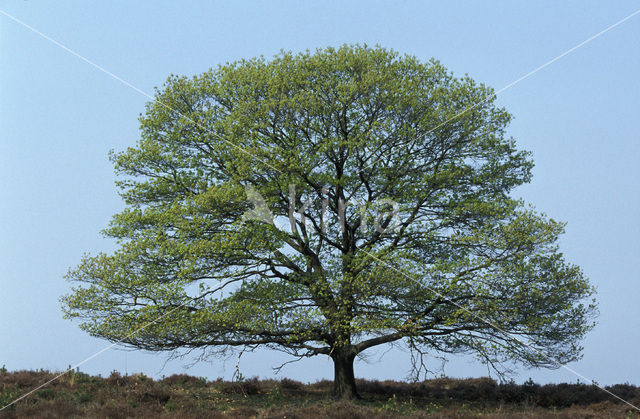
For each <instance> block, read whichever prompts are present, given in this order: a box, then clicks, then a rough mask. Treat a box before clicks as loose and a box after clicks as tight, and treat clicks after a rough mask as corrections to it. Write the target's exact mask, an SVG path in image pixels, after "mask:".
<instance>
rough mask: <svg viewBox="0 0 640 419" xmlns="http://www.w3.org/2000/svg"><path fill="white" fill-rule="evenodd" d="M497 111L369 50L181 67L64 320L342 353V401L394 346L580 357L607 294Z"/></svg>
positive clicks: (73, 275)
mask: <svg viewBox="0 0 640 419" xmlns="http://www.w3.org/2000/svg"><path fill="white" fill-rule="evenodd" d="M494 98H495V95H494V93H493V90H491V89H490V88H488V87H486V86H484V85H482V84H478V83H476V82H474V81H473V80H472V79H471V78H469V77H468V76H465V77H463V78H455V77H453V76H452V74H451V73H450V72H448V71H447V70H446V69H445V68H444V67H443V66H442V65H441V64H440V63H439V62H437V61H435V60H431V61H429V62H427V63H423V62H420V61H419V60H418V59H416V58H415V57H411V56H400V55H399V54H397V53H396V52H393V51H389V50H386V49H383V48H379V47H376V48H371V47H367V46H343V47H341V48H339V49H332V48H327V49H323V50H318V51H316V52H315V53H310V52H307V53H301V54H297V55H294V54H291V53H286V52H283V53H281V54H279V55H278V56H276V57H275V58H274V59H272V60H270V61H267V60H265V59H263V58H259V59H251V60H242V61H239V62H235V63H231V64H226V65H223V66H220V67H218V69H217V70H210V71H208V72H206V73H204V74H201V75H199V76H196V77H193V78H187V77H178V76H171V77H170V78H169V79H168V81H167V82H166V85H165V86H164V87H163V88H162V89H157V90H156V100H155V101H153V102H151V103H148V104H147V107H146V113H145V114H144V116H141V118H140V121H141V139H140V140H139V143H138V144H137V147H135V148H129V149H127V150H126V151H123V152H120V153H112V155H111V159H112V161H113V163H114V165H115V168H116V171H117V172H118V173H119V174H120V175H121V176H122V177H121V180H119V181H118V182H117V184H118V186H119V188H120V190H121V195H122V197H123V199H124V200H125V202H126V204H127V207H126V209H125V210H124V211H122V212H121V213H119V214H117V215H115V216H114V217H113V219H112V221H111V223H110V225H109V227H108V228H107V229H105V230H104V233H105V234H106V236H108V237H111V238H115V239H116V240H117V243H118V248H117V250H116V251H115V252H113V253H112V254H98V255H96V256H85V257H84V258H83V259H82V261H81V263H80V264H79V265H78V266H77V267H76V268H74V269H72V270H70V272H69V274H68V278H69V279H71V280H72V281H75V282H77V283H79V284H80V286H77V287H74V288H73V291H72V292H71V293H70V294H69V295H66V296H64V297H63V298H62V305H63V311H64V312H65V316H66V317H68V318H79V319H82V320H83V322H82V323H81V327H82V328H83V329H84V330H86V331H88V332H89V333H90V334H91V335H93V336H97V337H101V338H105V339H108V340H110V341H121V342H122V343H123V344H126V345H129V346H130V347H134V348H141V349H145V350H150V351H172V350H178V349H181V348H187V349H192V348H203V349H204V350H205V351H206V353H207V354H213V355H214V354H220V353H224V352H225V351H228V350H229V349H233V348H237V349H239V348H242V347H248V348H254V347H256V346H266V347H270V348H275V349H279V350H283V351H285V352H287V353H290V354H292V355H294V356H296V357H307V356H314V355H320V354H323V355H327V356H329V357H330V358H331V359H332V360H333V362H334V372H335V380H334V393H335V394H336V396H338V397H344V398H349V397H357V390H356V386H355V380H354V370H353V363H354V359H355V358H356V356H358V355H361V354H362V353H363V351H366V350H367V349H369V348H372V347H375V346H377V345H382V344H391V343H397V344H401V343H402V344H406V345H407V346H408V347H409V348H410V349H411V350H412V351H415V352H414V354H416V355H421V354H424V353H426V352H428V351H432V352H436V353H440V354H447V353H473V354H476V355H477V356H478V357H479V358H480V359H481V360H482V361H483V362H485V363H487V364H488V365H489V366H490V367H492V368H494V369H495V370H496V371H499V372H502V371H505V368H507V367H506V365H507V364H508V363H510V362H512V361H518V362H520V363H523V364H524V365H526V366H530V367H551V368H553V367H558V366H559V364H560V363H566V362H569V361H572V360H575V359H578V358H579V357H580V352H581V349H582V348H581V347H580V346H579V341H580V340H581V338H582V337H583V336H584V334H585V333H586V332H587V331H588V330H589V329H590V328H592V327H593V323H592V317H593V316H594V315H595V310H596V308H595V302H594V301H592V300H588V299H589V297H590V296H591V295H592V294H593V292H594V291H593V288H592V287H591V285H590V284H589V282H588V280H587V279H586V278H585V277H584V276H583V273H582V272H581V270H580V269H579V268H578V267H577V266H574V265H571V264H569V263H567V262H566V261H565V260H564V259H563V256H562V254H561V253H560V252H559V250H558V247H557V245H556V241H557V238H558V236H559V235H560V234H561V233H562V232H563V224H562V223H559V222H556V221H554V220H553V219H550V218H548V217H547V216H545V215H543V214H539V213H537V212H535V211H534V210H533V209H531V208H528V207H526V206H525V204H524V203H523V202H522V201H521V200H517V199H515V198H513V197H511V195H510V193H511V192H512V190H513V189H514V188H515V187H517V186H518V185H521V184H523V183H525V182H528V181H530V179H531V169H532V167H533V163H532V161H531V160H530V155H529V153H527V152H524V151H518V150H517V149H516V145H515V141H514V140H513V139H511V138H508V137H507V136H506V134H505V129H506V126H507V124H508V123H509V121H510V118H511V116H510V115H509V114H508V113H507V112H506V111H505V110H504V109H502V108H499V107H497V106H496V105H495V104H494ZM272 216H273V218H271V217H272ZM415 359H416V360H417V361H416V362H417V363H416V364H415V365H414V367H415V368H416V371H417V373H420V371H421V368H422V367H423V366H424V364H422V363H421V361H419V360H420V359H421V357H420V356H417V357H416V358H415Z"/></svg>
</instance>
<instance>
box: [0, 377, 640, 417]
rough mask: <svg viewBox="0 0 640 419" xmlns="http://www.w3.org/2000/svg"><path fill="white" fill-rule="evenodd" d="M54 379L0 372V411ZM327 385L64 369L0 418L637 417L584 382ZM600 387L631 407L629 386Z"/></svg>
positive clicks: (636, 400) (634, 399)
mask: <svg viewBox="0 0 640 419" xmlns="http://www.w3.org/2000/svg"><path fill="white" fill-rule="evenodd" d="M54 377H55V374H54V373H51V372H48V371H38V372H36V371H16V372H12V373H9V372H6V371H5V370H0V407H2V406H6V405H7V404H9V403H11V402H12V401H13V400H15V399H16V398H17V397H19V396H20V395H22V394H25V393H26V392H28V391H31V390H32V389H34V388H36V387H38V386H39V385H41V384H42V383H44V382H46V381H48V380H50V379H52V378H54ZM331 388H332V382H331V381H328V380H323V381H319V382H315V383H311V384H303V383H301V382H298V381H295V380H291V379H287V378H285V379H282V380H258V379H257V378H252V379H247V380H243V381H241V382H228V381H223V380H222V379H218V380H216V381H207V380H206V379H204V378H197V377H192V376H189V375H184V374H179V375H178V374H176V375H172V376H170V377H166V378H163V379H162V380H153V379H151V378H148V377H146V376H145V375H143V374H135V375H129V376H123V375H120V374H119V373H117V372H113V373H112V374H111V375H110V376H109V377H107V378H103V377H100V376H97V377H96V376H90V375H87V374H84V373H82V372H77V371H71V372H68V373H67V374H65V375H63V376H62V377H60V378H59V379H57V380H55V381H54V382H52V383H51V384H49V385H48V386H46V387H43V388H41V389H39V390H37V391H36V392H35V393H33V394H32V395H30V396H29V397H27V398H25V399H23V400H21V401H19V402H17V403H15V404H13V405H11V406H9V407H7V408H6V409H4V410H2V411H0V417H3V418H5V417H6V418H17V417H39V418H62V417H64V418H67V417H92V418H129V417H141V418H146V417H181V418H217V417H259V418H283V417H287V418H314V417H329V418H367V419H373V418H389V417H397V416H404V417H415V418H419V417H435V418H465V417H477V416H480V415H481V416H483V417H489V418H507V417H541V418H546V417H548V418H603V417H611V418H620V417H621V418H640V415H639V414H638V412H637V411H634V410H633V409H632V408H630V407H629V406H628V405H625V404H623V403H622V402H619V401H617V400H616V399H614V398H613V397H612V396H610V395H608V394H607V393H606V392H604V391H602V390H601V389H599V388H598V387H596V386H594V385H587V384H547V385H538V384H535V383H533V382H531V381H529V382H526V383H525V384H522V385H519V384H515V383H507V384H498V383H496V382H495V381H494V380H492V379H489V378H475V379H466V380H460V379H450V378H439V379H433V380H428V381H424V382H418V383H406V382H398V381H369V380H358V389H359V392H360V394H361V395H362V396H363V399H362V400H358V401H350V402H337V401H334V400H332V399H331V398H330V397H329V392H330V390H331ZM607 388H608V389H609V390H610V391H612V392H614V393H615V394H617V395H619V396H620V397H622V398H624V399H626V400H628V401H629V402H631V403H633V404H635V405H639V404H640V388H639V387H636V386H633V385H628V384H621V385H615V386H611V387H607Z"/></svg>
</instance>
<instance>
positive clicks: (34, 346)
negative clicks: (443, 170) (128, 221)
mask: <svg viewBox="0 0 640 419" xmlns="http://www.w3.org/2000/svg"><path fill="white" fill-rule="evenodd" d="M638 9H640V2H638V1H617V2H601V1H564V2H557V1H536V2H530V1H506V0H504V1H493V2H478V1H454V2H438V3H436V2H429V1H415V2H412V1H393V2H392V1H388V2H376V1H371V0H367V1H362V2H356V1H352V2H345V1H336V2H310V1H308V2H300V1H289V2H284V1H274V2H258V1H255V2H231V1H227V2H220V1H217V2H188V1H181V2H168V1H154V2H151V1H149V2H130V1H114V2H84V1H75V2H70V1H57V2H46V3H45V2H36V1H31V0H27V1H19V0H16V1H2V2H0V10H3V11H4V12H6V13H8V14H11V15H13V16H15V17H16V18H18V19H20V20H23V21H24V22H25V23H27V24H29V25H31V26H32V27H34V28H35V29H37V30H39V31H40V32H42V33H44V34H46V35H47V36H49V37H51V38H53V39H55V40H56V41H58V42H60V43H61V44H63V45H65V46H66V47H68V48H70V49H72V50H74V51H76V52H77V53H78V54H81V55H82V56H84V57H86V58H87V59H89V60H91V61H94V62H95V63H97V64H99V65H100V66H102V67H104V68H105V69H107V70H109V71H110V72H112V73H113V74H115V75H117V76H118V77H120V78H122V79H124V80H126V81H127V82H129V83H131V84H132V85H133V86H136V87H137V88H139V89H140V90H142V91H145V92H149V93H151V92H153V87H154V86H160V85H162V83H163V82H164V80H165V79H166V78H167V76H168V75H169V74H172V73H173V74H184V75H193V74H198V73H201V72H203V71H206V70H207V69H208V68H210V67H212V66H216V65H218V64H220V63H224V62H227V61H232V60H236V59H239V58H243V57H246V58H249V57H254V56H257V55H264V56H265V57H271V56H273V55H274V54H276V53H278V51H280V50H281V49H285V50H291V51H301V50H305V49H312V50H313V49H315V48H317V47H326V46H340V45H342V44H344V43H367V44H370V45H374V44H380V45H381V46H384V47H388V48H393V49H395V50H397V51H399V52H401V53H408V54H412V55H416V56H417V57H419V58H421V59H423V60H427V59H429V58H430V57H435V58H437V59H439V60H440V61H441V62H442V63H443V64H444V65H445V66H447V67H448V68H449V69H450V70H452V71H454V73H455V74H456V75H463V74H464V73H468V74H469V75H470V76H471V77H473V78H474V79H476V80H478V81H480V82H484V83H486V84H488V85H490V86H492V87H494V88H496V89H501V88H502V87H504V86H507V85H509V84H510V83H511V82H513V81H514V80H517V79H519V78H520V77H522V76H523V75H525V74H527V73H528V72H530V71H531V70H533V69H535V68H536V67H538V66H540V65H542V64H544V63H545V62H547V61H548V60H550V59H552V58H554V57H557V56H558V55H560V54H562V53H564V52H565V51H567V50H569V49H570V48H572V47H574V46H576V45H577V44H579V43H580V42H582V41H584V40H585V39H587V38H589V37H591V36H592V35H595V34H597V33H598V32H600V31H601V30H603V29H605V28H606V27H608V26H609V25H611V24H613V23H615V22H617V21H618V20H620V19H622V18H624V17H625V16H628V15H630V14H631V13H633V12H635V11H637V10H638ZM0 57H1V58H0V286H1V288H0V365H2V364H5V365H6V367H7V368H8V369H9V370H17V369H39V368H46V369H52V370H61V369H64V368H66V367H67V366H68V365H75V364H76V363H78V362H80V361H82V360H83V359H85V358H87V357H88V356H90V355H92V354H93V353H95V352H97V351H99V350H100V349H102V348H104V347H105V346H107V345H108V342H106V341H102V340H98V339H94V338H91V337H89V336H87V335H86V334H84V333H83V332H82V331H80V330H79V329H78V327H77V324H75V323H73V322H70V321H67V320H63V319H62V314H61V311H60V306H59V303H58V298H59V297H60V296H61V295H63V294H65V293H67V292H68V291H69V290H70V284H69V283H67V282H66V281H65V280H64V279H63V275H64V274H65V273H66V271H67V269H68V268H70V267H72V266H74V265H75V264H77V262H79V260H80V257H81V255H82V254H83V253H84V252H88V253H96V252H98V251H109V250H111V249H112V248H113V243H112V242H110V241H108V240H106V239H103V238H101V236H100V235H99V231H100V230H101V229H102V228H104V227H105V226H106V225H107V223H108V221H109V219H110V216H111V215H112V214H114V213H116V212H118V211H119V210H120V209H122V208H123V205H122V203H121V201H120V198H119V196H118V195H117V191H116V188H115V186H114V180H115V179H116V178H115V175H114V172H113V170H112V167H111V164H110V163H109V161H108V158H107V153H108V151H109V150H110V149H115V150H122V149H123V148H125V147H128V146H133V145H135V143H136V141H137V139H138V121H137V117H138V115H139V113H140V112H142V111H143V110H144V104H145V102H146V101H147V100H148V99H147V98H146V97H145V96H143V95H142V94H141V93H139V92H137V91H135V90H134V89H132V88H131V87H128V86H126V85H125V84H123V83H121V82H119V81H117V80H115V79H113V78H112V77H110V76H108V75H107V74H105V73H104V72H101V71H99V70H97V69H96V68H94V67H92V66H90V65H89V64H87V63H86V62H84V61H82V60H81V59H79V58H78V57H75V56H73V55H72V54H70V53H69V52H67V51H65V50H63V49H61V48H60V47H58V46H56V45H54V44H53V43H51V42H50V41H47V40H46V39H44V38H43V37H41V36H39V35H38V34H36V33H34V32H32V31H30V30H29V29H27V28H25V27H24V26H21V25H20V24H18V23H16V22H14V21H12V20H11V19H9V18H8V17H6V16H4V15H2V14H0ZM639 75H640V15H636V16H635V17H633V18H631V19H629V20H628V21H626V22H625V23H623V24H621V25H619V26H618V27H616V28H614V29H612V30H611V31H609V32H607V33H605V34H603V35H602V36H600V37H598V38H597V39H595V40H593V41H592V42H590V43H588V44H586V45H584V46H583V47H581V48H579V49H577V50H575V51H573V52H572V53H570V54H568V55H567V56H565V57H563V58H560V59H559V60H557V61H556V62H554V63H552V64H550V65H549V66H548V67H546V68H544V69H542V70H541V71H539V72H537V73H535V74H533V75H531V76H530V77H528V78H526V79H524V80H522V81H521V82H519V83H517V84H515V85H513V86H512V87H510V88H509V89H507V90H505V91H504V92H502V93H501V94H500V95H499V97H498V103H499V104H501V105H503V106H505V107H506V108H507V109H508V110H509V111H510V112H511V113H512V114H513V115H514V117H515V119H514V121H513V123H512V124H511V126H510V128H509V135H511V136H513V137H514V138H515V139H516V140H517V142H518V144H519V146H520V148H523V149H528V150H531V151H532V152H533V154H534V159H535V162H536V167H535V169H534V178H533V181H532V182H531V184H529V185H527V186H525V187H522V188H520V189H519V190H518V191H517V193H518V194H519V195H520V196H522V197H523V198H525V199H526V200H527V201H528V202H530V203H532V204H534V205H535V206H536V208H537V209H538V210H540V211H543V212H546V213H547V214H549V215H550V216H552V217H554V218H556V219H559V220H563V221H566V222H568V226H567V233H566V235H565V236H564V237H563V238H562V241H561V247H562V249H563V251H564V253H565V255H566V257H567V259H568V260H569V261H571V262H573V263H575V264H578V265H580V266H581V267H582V268H583V269H584V271H585V272H586V274H587V275H588V276H589V277H590V278H591V280H592V282H593V284H594V285H595V286H596V287H597V290H598V300H599V302H600V317H599V319H598V326H597V327H596V328H595V330H594V331H593V332H591V333H590V334H589V335H588V337H587V338H586V340H585V341H584V347H585V350H584V359H583V360H581V361H579V362H575V363H572V364H570V365H569V367H571V368H573V369H574V370H576V371H578V372H579V373H581V374H583V375H584V376H587V377H589V378H590V379H594V380H596V381H597V382H598V383H600V384H612V383H618V382H630V383H634V384H640V362H639V361H638V356H637V355H638V348H639V347H640V324H639V322H640V292H639V289H638V284H639V279H640V257H639V256H640V246H639V243H640V187H639V179H640V169H639V166H638V160H639V158H640V130H639V129H638V126H639V125H638V122H639V121H640V78H639V77H638V76H639ZM385 349H386V348H383V349H381V350H379V351H378V352H377V353H375V352H374V353H373V356H371V358H370V359H369V363H366V362H362V361H360V362H358V363H357V364H356V375H357V376H360V377H368V378H379V379H385V378H395V379H403V378H405V377H406V375H407V372H408V371H409V354H408V353H406V352H403V351H401V350H392V351H390V352H388V353H386V354H385V353H384V352H385ZM383 355H384V356H383ZM380 357H382V359H381V360H380ZM165 359H166V355H164V354H145V353H142V352H125V351H121V350H109V351H106V352H104V353H102V354H100V355H99V356H97V357H95V358H94V359H92V360H90V361H89V362H87V363H85V364H84V365H82V366H81V367H80V369H81V370H82V371H86V372H89V373H101V374H103V375H105V374H108V373H109V372H110V371H112V370H119V371H122V372H125V371H127V372H129V373H132V372H139V371H141V372H144V373H146V374H147V375H151V376H155V377H158V376H161V375H163V374H165V375H169V374H171V373H174V372H181V371H183V370H184V366H185V364H188V363H189V359H184V360H176V361H171V362H169V363H167V365H166V366H164V369H163V365H164V361H165ZM285 360H287V358H286V357H285V356H283V355H281V354H279V353H273V352H267V351H259V352H257V353H254V354H249V355H246V356H245V357H243V362H242V363H241V364H240V368H241V371H242V373H243V374H244V375H245V376H253V375H258V376H261V377H268V376H272V375H273V372H272V370H271V367H273V366H277V365H278V364H279V363H281V362H283V361H285ZM379 360H380V361H379ZM438 365H439V364H438V363H437V362H435V361H434V363H433V364H432V365H431V367H433V368H436V367H438ZM234 367H235V359H231V360H228V361H227V362H223V361H222V360H212V362H210V363H201V364H197V365H195V366H193V367H192V368H191V369H190V370H188V371H187V372H188V373H189V374H193V375H197V376H206V377H209V378H215V377H218V376H223V377H227V378H229V377H231V375H232V373H233V370H234ZM444 373H445V374H447V375H449V376H454V377H469V376H480V375H486V374H487V370H486V368H485V367H483V366H482V365H481V364H479V363H478V362H477V361H475V360H474V359H473V358H465V357H455V358H451V360H450V362H449V363H448V364H447V365H446V367H445V370H444ZM332 374H333V368H332V364H331V362H330V361H328V360H327V359H326V358H317V359H313V360H308V361H303V362H301V363H297V364H291V365H289V366H286V367H285V368H284V369H283V371H282V372H281V375H283V376H288V377H291V378H295V379H299V380H303V381H309V380H316V379H319V378H323V377H326V378H331V377H332ZM528 377H532V378H533V379H534V380H536V381H539V382H560V381H570V382H575V381H576V379H577V377H576V376H574V375H573V374H571V373H570V372H569V371H566V370H564V369H560V370H555V371H549V370H526V369H518V370H517V373H516V375H515V376H514V378H515V379H516V381H523V380H526V379H527V378H528Z"/></svg>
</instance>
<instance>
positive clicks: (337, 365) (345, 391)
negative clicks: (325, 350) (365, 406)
mask: <svg viewBox="0 0 640 419" xmlns="http://www.w3.org/2000/svg"><path fill="white" fill-rule="evenodd" d="M355 357H356V355H355V353H351V351H348V350H344V349H343V350H335V351H334V353H332V354H331V359H333V371H334V376H333V396H334V397H335V398H337V399H342V400H345V399H347V400H348V399H359V398H360V395H359V394H358V392H357V391H356V379H355V376H354V375H353V361H354V359H355Z"/></svg>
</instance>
